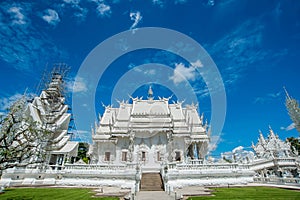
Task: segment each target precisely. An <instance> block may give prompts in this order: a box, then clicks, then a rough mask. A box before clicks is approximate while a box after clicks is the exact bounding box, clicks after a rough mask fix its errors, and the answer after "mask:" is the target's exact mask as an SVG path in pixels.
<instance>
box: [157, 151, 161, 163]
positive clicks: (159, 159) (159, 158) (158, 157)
mask: <svg viewBox="0 0 300 200" xmlns="http://www.w3.org/2000/svg"><path fill="white" fill-rule="evenodd" d="M157 161H161V156H160V152H159V151H158V152H157Z"/></svg>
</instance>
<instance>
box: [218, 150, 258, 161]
mask: <svg viewBox="0 0 300 200" xmlns="http://www.w3.org/2000/svg"><path fill="white" fill-rule="evenodd" d="M221 157H222V159H224V158H225V159H226V160H229V161H231V162H238V163H249V162H251V161H252V160H253V159H254V153H253V151H247V150H245V147H243V146H238V147H236V148H234V149H233V150H232V151H227V152H224V153H222V154H221Z"/></svg>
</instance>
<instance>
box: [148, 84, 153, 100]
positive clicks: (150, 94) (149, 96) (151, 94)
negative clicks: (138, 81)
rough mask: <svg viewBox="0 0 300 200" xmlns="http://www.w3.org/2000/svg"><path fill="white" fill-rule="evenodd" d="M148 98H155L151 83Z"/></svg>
mask: <svg viewBox="0 0 300 200" xmlns="http://www.w3.org/2000/svg"><path fill="white" fill-rule="evenodd" d="M148 99H149V100H152V99H153V90H152V87H151V85H150V86H149V90H148Z"/></svg>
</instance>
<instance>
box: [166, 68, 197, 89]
mask: <svg viewBox="0 0 300 200" xmlns="http://www.w3.org/2000/svg"><path fill="white" fill-rule="evenodd" d="M195 78H196V68H195V67H194V66H190V67H185V66H184V64H183V63H179V64H177V63H176V64H175V69H174V74H173V76H171V77H170V80H173V82H174V84H179V83H181V82H183V81H187V80H190V81H194V80H195Z"/></svg>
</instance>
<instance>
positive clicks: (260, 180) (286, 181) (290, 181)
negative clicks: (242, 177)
mask: <svg viewBox="0 0 300 200" xmlns="http://www.w3.org/2000/svg"><path fill="white" fill-rule="evenodd" d="M253 181H254V182H256V183H274V184H297V185H300V178H287V177H283V178H281V177H254V178H253Z"/></svg>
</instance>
